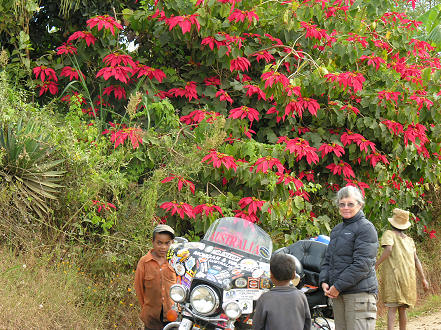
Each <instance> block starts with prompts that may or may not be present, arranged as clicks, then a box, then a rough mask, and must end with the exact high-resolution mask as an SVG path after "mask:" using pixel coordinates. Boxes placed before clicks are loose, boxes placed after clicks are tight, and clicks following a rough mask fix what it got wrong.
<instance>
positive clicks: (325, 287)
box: [322, 282, 340, 298]
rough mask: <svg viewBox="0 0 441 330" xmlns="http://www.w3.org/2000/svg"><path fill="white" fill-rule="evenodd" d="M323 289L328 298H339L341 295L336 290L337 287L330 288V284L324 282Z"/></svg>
mask: <svg viewBox="0 0 441 330" xmlns="http://www.w3.org/2000/svg"><path fill="white" fill-rule="evenodd" d="M322 289H323V292H324V293H325V296H327V297H329V298H337V297H338V295H339V294H340V292H339V291H338V290H337V289H336V288H335V286H331V288H329V284H328V283H324V282H323V283H322Z"/></svg>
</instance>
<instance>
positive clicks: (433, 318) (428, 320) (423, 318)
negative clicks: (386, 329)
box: [395, 310, 441, 330]
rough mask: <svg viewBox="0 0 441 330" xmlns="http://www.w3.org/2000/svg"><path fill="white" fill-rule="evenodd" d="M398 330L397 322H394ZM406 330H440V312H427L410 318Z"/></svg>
mask: <svg viewBox="0 0 441 330" xmlns="http://www.w3.org/2000/svg"><path fill="white" fill-rule="evenodd" d="M395 322H396V323H395V328H396V329H398V320H396V321H395ZM407 329H408V330H441V310H438V311H436V312H428V313H425V314H422V315H420V316H418V317H415V318H412V319H410V320H409V321H408V323H407Z"/></svg>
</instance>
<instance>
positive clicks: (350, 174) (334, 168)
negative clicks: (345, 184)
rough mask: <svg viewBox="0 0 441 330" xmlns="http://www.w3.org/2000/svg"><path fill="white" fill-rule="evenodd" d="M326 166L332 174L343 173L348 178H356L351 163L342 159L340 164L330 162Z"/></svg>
mask: <svg viewBox="0 0 441 330" xmlns="http://www.w3.org/2000/svg"><path fill="white" fill-rule="evenodd" d="M326 168H327V169H328V170H330V171H331V173H332V174H334V175H335V174H338V175H341V174H342V173H343V175H344V176H345V177H346V178H355V173H354V171H353V170H352V167H351V165H349V164H348V163H346V162H344V161H342V160H340V162H339V163H338V164H334V163H332V164H329V165H328V166H326Z"/></svg>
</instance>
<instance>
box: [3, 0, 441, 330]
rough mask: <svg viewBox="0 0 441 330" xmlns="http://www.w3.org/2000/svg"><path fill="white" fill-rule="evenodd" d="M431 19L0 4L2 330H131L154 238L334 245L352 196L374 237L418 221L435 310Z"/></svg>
mask: <svg viewBox="0 0 441 330" xmlns="http://www.w3.org/2000/svg"><path fill="white" fill-rule="evenodd" d="M399 3H400V10H401V9H403V10H404V9H410V8H411V7H412V5H413V4H414V2H413V1H399ZM437 8H438V7H433V8H432V9H431V13H432V14H431V15H426V16H424V17H423V21H424V23H420V22H419V21H418V20H416V19H415V18H416V17H414V16H412V12H410V13H409V15H407V14H405V13H398V12H397V10H398V9H397V4H396V2H395V1H388V0H387V1H376V0H364V1H335V2H327V1H322V2H318V1H281V2H280V1H265V2H262V1H257V0H256V1H255V0H249V1H239V0H237V1H234V0H222V1H220V0H219V1H217V0H198V1H189V0H168V1H148V0H143V1H131V2H130V3H128V2H127V1H118V0H112V1H103V2H99V3H95V2H93V3H92V2H90V3H87V5H85V4H84V2H79V1H68V0H63V1H42V2H41V3H38V4H37V2H36V1H33V0H27V1H23V0H14V1H1V0H0V12H1V14H0V16H1V20H0V255H1V256H2V258H0V307H1V308H0V309H1V310H2V315H0V327H2V326H3V325H6V327H7V328H15V327H19V328H21V327H23V328H24V327H29V328H32V327H37V328H49V329H50V328H54V329H55V328H78V329H81V328H88V329H89V328H90V329H93V328H99V329H102V328H136V327H138V326H140V324H139V320H138V316H137V313H138V307H137V302H136V299H135V295H134V292H133V271H134V269H135V267H136V263H137V261H138V259H139V258H140V256H142V255H143V254H145V253H146V252H147V251H148V249H149V247H150V237H151V231H152V228H153V227H154V226H155V225H156V224H158V223H163V222H166V223H168V224H170V225H172V226H173V227H174V228H175V229H176V231H177V233H178V235H181V236H185V237H186V238H188V239H189V240H199V239H200V238H201V237H202V235H203V233H204V231H205V230H206V229H207V228H208V226H209V225H210V224H211V223H212V222H213V221H214V220H215V219H216V218H218V217H220V216H239V217H243V218H245V219H247V220H249V221H252V222H257V223H258V224H259V225H260V226H261V227H262V228H263V229H265V230H266V231H267V232H268V233H269V234H270V235H271V237H273V238H274V244H275V246H276V248H277V247H280V246H283V245H288V244H291V243H292V242H294V241H296V240H298V239H303V238H308V237H311V236H315V235H317V234H319V233H322V234H327V233H329V230H330V229H331V228H332V227H333V226H334V225H335V224H336V223H337V222H338V221H339V220H338V217H337V211H336V208H335V206H334V204H333V197H334V195H335V191H336V190H338V189H339V188H340V187H342V186H344V185H354V186H357V187H359V188H360V189H361V190H362V191H363V192H364V193H365V194H366V207H365V211H366V214H367V216H368V218H369V219H370V220H371V221H372V222H373V223H374V224H375V226H376V228H377V230H378V232H379V234H380V235H381V233H382V232H383V231H384V230H385V229H386V228H387V224H388V223H387V217H388V216H390V214H391V213H392V210H393V208H394V207H400V208H404V209H408V210H409V211H411V213H412V219H411V221H412V224H413V226H412V228H411V230H410V235H412V237H413V238H414V239H415V241H416V243H417V247H418V249H419V255H420V257H421V259H422V262H423V263H424V266H425V269H426V271H427V272H428V278H429V280H430V283H431V285H432V291H431V292H430V294H434V295H437V294H439V292H440V289H441V288H440V284H439V283H441V278H440V274H441V265H440V261H439V255H438V253H439V251H440V250H441V246H440V241H439V234H438V233H439V231H440V230H441V222H440V218H439V214H440V212H439V211H440V210H441V207H440V204H441V202H440V197H439V193H438V189H439V182H440V179H441V156H440V155H441V150H440V145H441V126H440V124H439V123H440V122H441V113H440V111H439V109H440V107H441V97H440V96H441V91H440V85H439V81H440V77H441V64H440V63H441V62H440V58H439V55H438V54H439V51H440V50H441V48H440V45H441V43H440V42H439V40H441V39H438V37H437V34H436V33H437V31H438V30H439V26H438V21H439V20H437V18H436V17H438V16H437V12H436V10H437ZM417 9H418V13H420V12H424V6H423V7H421V6H419V7H418V8H417ZM413 14H414V15H416V14H415V13H413ZM418 15H419V14H418ZM48 27H51V28H50V29H48ZM429 31H430V34H429V33H428V32H429ZM129 44H131V45H133V46H134V47H128V45H129ZM426 297H427V296H424V295H421V297H420V298H421V300H420V301H421V302H422V301H424V299H426ZM434 299H435V300H433V301H436V298H434ZM433 305H436V303H433ZM3 311H4V313H3ZM380 312H381V306H380ZM23 315H26V317H23Z"/></svg>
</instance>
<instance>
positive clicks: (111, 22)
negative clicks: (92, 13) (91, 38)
mask: <svg viewBox="0 0 441 330" xmlns="http://www.w3.org/2000/svg"><path fill="white" fill-rule="evenodd" d="M86 24H87V26H88V27H89V29H93V28H94V27H95V26H97V28H98V31H100V30H101V29H102V28H104V29H106V30H110V32H111V33H112V35H115V28H116V29H118V30H122V29H123V27H122V25H121V24H119V23H118V22H117V21H116V20H115V19H114V18H113V17H111V16H109V15H104V16H96V17H93V18H91V19H89V20H87V22H86Z"/></svg>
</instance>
